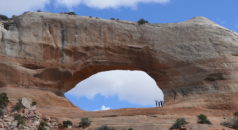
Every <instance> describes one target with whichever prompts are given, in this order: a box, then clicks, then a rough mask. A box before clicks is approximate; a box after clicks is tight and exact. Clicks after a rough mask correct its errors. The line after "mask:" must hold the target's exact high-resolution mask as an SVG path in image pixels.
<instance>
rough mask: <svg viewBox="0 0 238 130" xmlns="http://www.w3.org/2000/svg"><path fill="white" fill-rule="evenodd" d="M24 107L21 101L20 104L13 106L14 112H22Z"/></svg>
mask: <svg viewBox="0 0 238 130" xmlns="http://www.w3.org/2000/svg"><path fill="white" fill-rule="evenodd" d="M22 108H24V106H23V105H22V103H21V100H20V99H19V100H18V102H17V103H16V104H15V105H14V106H13V109H12V112H14V111H20V110H21V109H22Z"/></svg>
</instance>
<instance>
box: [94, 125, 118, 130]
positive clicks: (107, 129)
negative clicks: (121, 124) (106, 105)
mask: <svg viewBox="0 0 238 130" xmlns="http://www.w3.org/2000/svg"><path fill="white" fill-rule="evenodd" d="M98 130H116V129H115V128H113V127H108V126H107V125H103V126H101V127H99V128H98Z"/></svg>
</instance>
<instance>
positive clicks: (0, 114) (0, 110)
mask: <svg viewBox="0 0 238 130" xmlns="http://www.w3.org/2000/svg"><path fill="white" fill-rule="evenodd" d="M3 114H4V112H3V110H2V109H1V108H0V117H2V116H3Z"/></svg>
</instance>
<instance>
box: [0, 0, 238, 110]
mask: <svg viewBox="0 0 238 130" xmlns="http://www.w3.org/2000/svg"><path fill="white" fill-rule="evenodd" d="M38 9H40V10H42V11H46V12H54V13H58V12H67V11H74V12H76V13H77V14H78V15H81V16H94V17H99V18H105V19H110V18H112V17H113V18H119V19H121V20H128V21H137V20H138V19H140V18H144V19H146V20H148V21H149V22H150V23H173V22H181V21H185V20H188V19H191V18H192V17H195V16H204V17H207V18H209V19H211V20H212V21H214V22H216V23H218V24H220V25H222V26H224V27H226V28H228V29H231V30H233V31H236V32H238V15H237V12H238V0H36V1H34V0H8V1H7V2H6V0H0V14H5V15H7V16H9V17H10V16H12V15H19V14H21V13H23V12H25V11H36V10H38ZM122 73H126V74H125V75H127V74H128V73H131V72H118V71H114V72H108V73H100V74H99V76H98V75H96V76H95V77H90V78H89V79H87V80H85V81H83V82H82V83H80V84H79V85H78V87H76V88H75V89H73V90H72V91H70V92H68V93H67V94H66V96H67V98H69V99H70V100H71V101H72V102H73V103H74V104H75V105H77V106H79V107H81V108H82V109H85V110H100V109H108V108H113V109H116V108H124V107H151V106H153V103H152V102H153V101H151V100H152V98H162V94H161V93H159V90H158V89H157V90H156V93H158V94H153V96H154V97H151V93H152V92H154V91H155V88H156V85H155V84H154V83H155V82H154V81H153V80H151V78H150V77H149V76H148V75H146V74H145V73H143V72H132V73H135V74H132V75H133V76H131V78H129V79H130V80H129V81H128V78H126V79H123V78H122V77H126V76H122V75H123V74H122ZM128 75H130V74H128ZM117 76H119V77H117ZM99 77H103V78H102V79H101V80H98V78H99ZM111 77H114V78H111ZM118 79H120V82H122V83H121V84H122V85H120V86H119V87H118V88H120V89H113V90H112V87H111V86H114V85H115V83H114V82H112V81H115V82H116V81H117V80H118ZM138 80H140V81H141V82H139V83H138ZM80 85H81V86H80ZM137 85H141V86H142V87H141V88H140V89H135V90H134V91H133V92H134V93H130V92H131V91H132V89H133V87H130V86H137ZM154 85H155V86H154ZM85 86H87V87H85ZM96 86H100V88H103V89H102V90H104V91H100V90H98V89H96V88H97V87H96ZM128 86H129V87H130V88H131V89H125V88H128ZM143 86H153V87H151V88H146V91H147V93H145V92H144V91H143V90H145V87H144V88H143ZM95 87H96V88H95ZM107 87H108V88H107ZM91 90H94V91H91ZM122 90H123V91H122ZM135 91H137V94H136V92H135ZM87 92H88V93H87ZM89 92H90V93H89ZM110 92H111V93H113V94H111V95H110V94H109V93H110ZM122 92H123V93H126V95H125V94H123V93H122ZM85 93H86V94H85ZM92 93H93V94H92ZM133 94H134V95H133ZM132 95H133V96H132ZM141 95H143V96H141ZM158 95H159V96H160V97H157V96H158ZM131 97H133V98H131ZM141 97H143V98H141ZM132 99H133V100H132ZM143 99H146V100H143Z"/></svg>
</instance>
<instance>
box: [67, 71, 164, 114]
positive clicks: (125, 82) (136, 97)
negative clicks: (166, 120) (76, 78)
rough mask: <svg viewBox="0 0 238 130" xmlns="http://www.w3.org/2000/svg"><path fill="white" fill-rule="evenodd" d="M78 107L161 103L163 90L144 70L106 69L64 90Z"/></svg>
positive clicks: (88, 108) (93, 109)
mask: <svg viewBox="0 0 238 130" xmlns="http://www.w3.org/2000/svg"><path fill="white" fill-rule="evenodd" d="M65 97H66V98H67V99H68V100H69V101H71V103H73V104H74V105H75V106H78V107H79V108H80V109H82V110H87V111H95V110H107V109H109V108H110V109H121V108H146V107H162V106H159V104H157V106H156V103H155V101H163V92H162V91H161V89H160V88H159V86H158V85H157V83H156V82H155V80H154V79H153V78H152V77H150V76H149V75H148V74H147V73H146V72H144V71H138V70H133V71H132V70H128V69H124V70H109V71H102V72H98V73H95V74H94V75H92V76H90V77H89V78H87V79H85V80H83V81H81V82H79V83H78V84H77V85H76V86H75V87H74V88H72V89H71V90H69V91H68V92H66V93H65Z"/></svg>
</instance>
